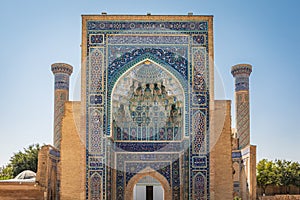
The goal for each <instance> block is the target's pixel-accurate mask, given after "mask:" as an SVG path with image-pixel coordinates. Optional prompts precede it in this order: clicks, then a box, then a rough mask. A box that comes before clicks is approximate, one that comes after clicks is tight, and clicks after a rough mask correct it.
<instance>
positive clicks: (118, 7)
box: [0, 0, 300, 166]
mask: <svg viewBox="0 0 300 200" xmlns="http://www.w3.org/2000/svg"><path fill="white" fill-rule="evenodd" d="M299 8H300V1H298V0H288V1H274V0H252V1H242V0H219V1H217V0H187V1H183V0H181V1H179V0H148V1H146V0H144V1H141V0H127V1H122V0H119V1H117V0H109V1H104V0H85V1H82V0H81V1H77V0H68V1H63V0H51V1H50V0H49V1H41V0H26V1H23V0H5V1H2V2H1V6H0V30H1V31H0V51H1V53H0V59H1V63H0V65H1V72H0V94H1V98H0V121H1V124H0V133H1V139H0V166H2V165H4V164H5V163H7V162H8V160H9V158H10V156H12V155H13V152H17V151H18V150H21V149H22V148H23V147H27V146H28V145H30V144H32V143H41V144H43V143H45V144H49V143H52V132H53V131H52V123H53V98H54V97H53V75H52V73H51V71H50V65H51V64H52V63H54V62H67V63H70V64H71V65H73V66H74V67H75V69H74V73H73V75H72V79H71V88H72V87H74V85H75V81H76V79H77V77H78V72H79V69H80V54H81V52H80V42H81V14H99V13H101V12H103V11H105V12H108V14H146V13H147V12H151V13H152V14H184V15H185V14H187V13H188V12H193V13H194V14H197V15H202V14H203V15H214V40H215V45H214V47H215V65H216V68H217V71H218V72H219V74H220V76H221V77H222V80H223V83H224V88H225V93H222V92H217V94H216V97H217V98H219V99H223V98H226V99H233V90H234V87H233V85H234V83H233V78H232V76H231V74H230V67H231V66H232V65H235V64H238V63H250V64H252V65H253V73H252V75H251V79H250V83H251V86H250V88H251V143H252V144H255V145H257V147H258V148H257V153H258V156H257V159H258V160H260V159H261V158H268V159H275V158H279V159H288V160H294V161H300V144H299V143H300V128H299V125H300V115H299V114H300V89H299V86H300V80H299V74H300V62H299V57H300V22H299V19H300V12H299V10H298V9H299ZM219 83H220V82H219ZM73 93H74V92H73V91H71V100H79V97H78V95H74V94H73ZM233 116H234V115H233Z"/></svg>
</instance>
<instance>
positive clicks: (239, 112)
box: [231, 64, 252, 149]
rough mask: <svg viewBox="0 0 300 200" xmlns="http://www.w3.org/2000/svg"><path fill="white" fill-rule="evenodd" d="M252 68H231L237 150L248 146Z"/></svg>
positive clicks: (243, 66) (244, 66)
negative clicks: (233, 87)
mask: <svg viewBox="0 0 300 200" xmlns="http://www.w3.org/2000/svg"><path fill="white" fill-rule="evenodd" d="M251 72H252V66H251V65H249V64H238V65H234V66H232V68H231V74H232V75H233V77H234V78H235V116H236V118H235V120H236V129H237V137H238V139H239V149H243V148H244V147H246V146H247V145H249V144H250V105H249V76H250V74H251Z"/></svg>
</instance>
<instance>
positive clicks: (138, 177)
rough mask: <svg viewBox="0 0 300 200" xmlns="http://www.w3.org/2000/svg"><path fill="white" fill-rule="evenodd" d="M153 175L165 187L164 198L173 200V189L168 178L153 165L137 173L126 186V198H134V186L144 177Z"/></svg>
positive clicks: (127, 199)
mask: <svg viewBox="0 0 300 200" xmlns="http://www.w3.org/2000/svg"><path fill="white" fill-rule="evenodd" d="M146 176H151V177H152V178H154V179H156V180H157V181H158V182H160V184H161V186H162V187H163V189H164V199H165V200H171V199H172V189H171V186H170V184H169V182H168V180H167V179H166V178H165V177H164V176H163V175H161V174H160V173H159V172H157V171H155V170H154V169H152V168H151V167H146V168H145V169H143V170H141V171H140V172H139V173H137V174H136V175H135V176H134V177H132V178H131V179H130V181H129V182H128V184H127V185H126V188H125V200H133V188H134V186H135V185H136V184H137V183H138V182H139V181H140V180H141V179H142V178H144V177H146Z"/></svg>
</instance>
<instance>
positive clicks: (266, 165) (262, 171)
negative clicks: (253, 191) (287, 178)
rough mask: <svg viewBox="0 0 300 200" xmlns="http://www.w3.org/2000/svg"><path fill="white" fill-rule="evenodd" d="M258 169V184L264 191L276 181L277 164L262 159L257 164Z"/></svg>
mask: <svg viewBox="0 0 300 200" xmlns="http://www.w3.org/2000/svg"><path fill="white" fill-rule="evenodd" d="M256 169H257V177H256V179H257V185H258V186H259V187H261V188H262V190H263V193H264V194H265V193H266V189H267V187H268V186H269V185H274V184H275V183H276V174H275V165H274V163H273V162H272V161H268V160H267V159H262V160H261V161H259V163H258V164H257V166H256Z"/></svg>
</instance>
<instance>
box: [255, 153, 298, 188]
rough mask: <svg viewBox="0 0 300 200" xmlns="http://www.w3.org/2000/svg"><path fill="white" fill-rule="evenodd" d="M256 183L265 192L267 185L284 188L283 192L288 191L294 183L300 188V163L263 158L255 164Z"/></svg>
mask: <svg viewBox="0 0 300 200" xmlns="http://www.w3.org/2000/svg"><path fill="white" fill-rule="evenodd" d="M256 170H257V177H256V179H257V185H258V186H259V187H261V188H262V189H263V192H264V193H265V191H266V188H267V187H268V186H269V185H277V186H281V187H283V188H284V191H283V193H289V192H290V191H289V188H290V186H291V185H294V186H296V187H298V188H300V164H299V163H298V162H292V161H287V160H275V161H274V162H273V161H268V160H266V159H263V160H261V161H259V163H258V164H257V166H256Z"/></svg>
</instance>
